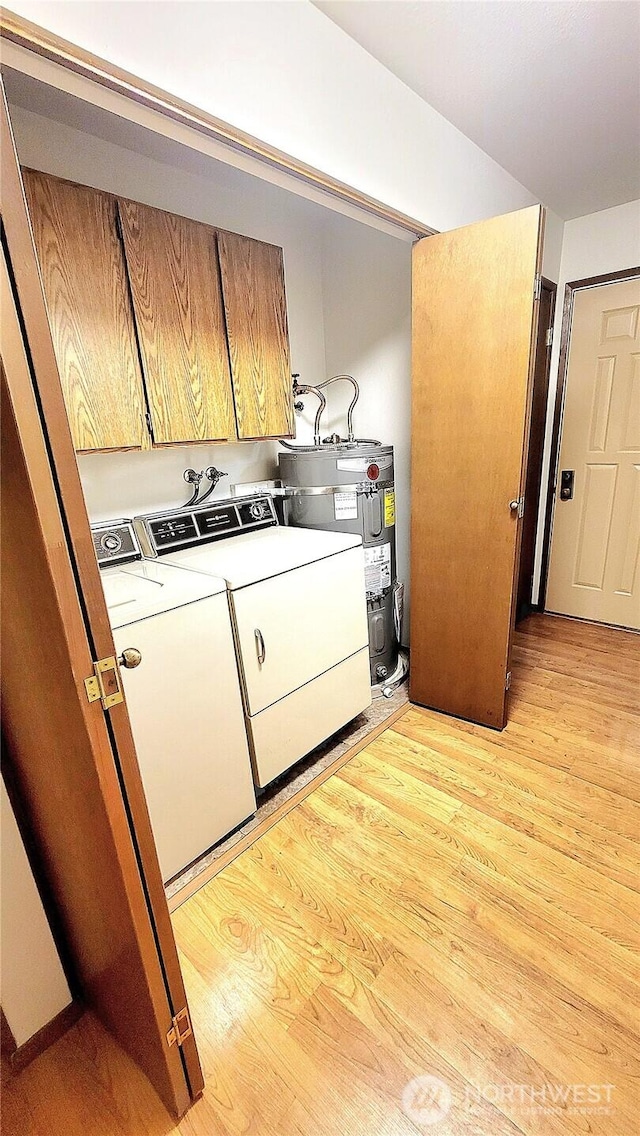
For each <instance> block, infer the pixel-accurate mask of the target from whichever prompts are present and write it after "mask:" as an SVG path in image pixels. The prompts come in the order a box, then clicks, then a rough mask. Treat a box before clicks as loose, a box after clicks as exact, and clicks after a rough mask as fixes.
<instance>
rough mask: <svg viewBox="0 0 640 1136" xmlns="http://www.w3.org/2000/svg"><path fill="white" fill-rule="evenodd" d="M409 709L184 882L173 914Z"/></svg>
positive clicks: (174, 897) (362, 740) (175, 898)
mask: <svg viewBox="0 0 640 1136" xmlns="http://www.w3.org/2000/svg"><path fill="white" fill-rule="evenodd" d="M410 709H411V705H410V703H405V704H404V705H402V706H399V707H398V709H397V710H394V711H393V712H392V713H391V714H390V715H389V717H388V718H385V719H384V721H383V722H379V723H378V725H377V726H374V727H373V728H372V729H371V730H369V732H368V733H367V734H365V736H364V737H363V738H360V740H359V741H357V742H355V743H354V744H353V745H352V746H350V748H349V749H348V750H347V751H346V753H343V754H341V755H340V757H337V758H336V759H335V761H332V763H331V765H328V766H327V768H326V769H323V770H322V772H321V773H319V774H318V776H317V777H314V778H313V780H312V781H310V782H309V784H308V785H303V786H302V788H300V789H298V790H297V792H296V793H294V794H293V796H291V797H290V798H289V800H287V801H283V802H282V804H281V805H278V807H277V808H276V809H274V811H273V812H272V813H271V815H270V816H268V817H265V818H264V820H262V821H260V822H259V823H258V824H257V825H256V827H255V828H254V829H252V830H251V832H247V833H245V835H244V836H242V837H240V839H239V840H238V841H237V843H236V844H234V845H233V846H232V847H231V848H228V849H227V851H226V852H223V853H222V854H221V855H220V856H219V857H218V859H217V860H214V861H213V863H212V864H210V865H209V867H208V868H205V870H204V871H203V872H201V873H200V874H199V875H198V876H196V877H195V879H193V880H190V881H189V883H187V884H185V885H184V887H181V888H180V890H179V891H177V892H175V894H174V895H172V896H171V898H170V899H169V900H168V903H169V911H170V912H171V913H172V914H173V912H174V911H177V910H178V908H179V907H181V906H182V904H183V903H185V902H186V901H187V900H188V899H191V897H192V896H193V895H195V894H196V892H198V891H200V889H201V888H203V887H205V885H206V884H208V883H210V881H211V880H213V879H215V877H216V876H217V875H218V873H219V872H221V871H222V870H223V869H224V868H228V866H229V864H231V863H233V861H234V860H236V859H237V857H238V856H241V855H242V853H243V852H246V850H247V848H251V846H252V845H253V844H255V843H256V841H257V840H259V839H260V837H261V836H264V835H265V833H267V832H269V830H270V829H271V828H273V827H274V826H275V825H276V824H277V823H278V821H280V820H282V819H283V817H285V816H286V815H287V813H290V812H291V811H292V809H295V807H296V806H297V805H299V804H301V803H302V801H304V800H305V799H306V798H307V797H308V796H310V794H311V793H313V792H314V790H315V789H319V788H320V786H321V785H324V783H325V781H328V780H329V778H330V777H332V776H333V774H334V773H338V772H339V770H340V769H342V767H343V766H344V765H346V764H347V762H349V761H351V758H352V757H355V756H356V754H357V753H360V751H361V750H363V749H365V748H366V747H367V746H368V745H369V744H370V743H371V742H372V741H374V740H375V738H377V737H379V736H380V734H382V733H384V731H385V730H388V729H390V727H391V726H393V724H394V722H397V721H398V720H399V719H400V718H402V717H403V715H405V714H406V713H407V711H408V710H410Z"/></svg>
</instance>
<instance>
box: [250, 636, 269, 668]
mask: <svg viewBox="0 0 640 1136" xmlns="http://www.w3.org/2000/svg"><path fill="white" fill-rule="evenodd" d="M253 634H254V635H255V637H256V651H257V654H258V665H259V666H262V664H263V663H264V661H265V659H266V657H267V648H266V647H265V645H264V638H263V635H262V632H261V630H260V628H259V627H256V629H255V631H254V633H253Z"/></svg>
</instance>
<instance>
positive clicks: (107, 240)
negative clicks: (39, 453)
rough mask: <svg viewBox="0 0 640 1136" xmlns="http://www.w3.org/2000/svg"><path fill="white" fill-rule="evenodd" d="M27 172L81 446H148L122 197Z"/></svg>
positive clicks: (73, 427)
mask: <svg viewBox="0 0 640 1136" xmlns="http://www.w3.org/2000/svg"><path fill="white" fill-rule="evenodd" d="M23 176H24V184H25V190H26V195H27V201H28V205H29V212H30V215H31V225H32V228H33V235H34V240H35V245H36V250H37V253H38V259H39V262H40V271H41V275H42V283H43V286H44V293H45V298H46V302H47V309H48V315H49V323H50V326H51V332H52V335H53V342H54V346H55V351H56V356H57V360H58V366H59V369H60V377H61V380H62V386H63V390H64V397H65V403H66V406H67V412H68V415H69V423H70V426H71V434H72V436H73V442H74V445H75V448H76V449H77V450H109V449H139V450H142V449H148V448H149V446H150V445H151V439H150V436H149V431H148V428H147V423H146V419H145V413H146V401H145V394H144V388H143V383H142V374H141V370H140V363H139V358H138V351H137V346H136V338H135V329H134V324H133V315H132V312H131V305H130V301H129V293H128V285H127V276H126V268H125V262H124V253H123V249H122V245H121V243H120V241H119V240H118V236H117V230H116V223H115V213H116V202H115V200H114V199H113V198H112V197H110V196H109V195H108V194H105V193H100V192H98V191H97V190H95V189H89V188H88V187H86V186H81V185H73V184H71V183H70V182H66V181H61V180H60V179H59V178H53V177H49V176H48V175H46V174H41V173H36V172H35V171H32V170H25V171H24V175H23Z"/></svg>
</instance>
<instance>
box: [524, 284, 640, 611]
mask: <svg viewBox="0 0 640 1136" xmlns="http://www.w3.org/2000/svg"><path fill="white" fill-rule="evenodd" d="M636 277H640V265H639V266H637V267H635V268H623V269H620V271H619V272H605V273H603V274H601V275H600V276H588V277H585V278H584V279H583V280H570V281H568V282H567V283H566V284H565V288H564V299H563V305H562V329H561V333H560V355H559V358H558V381H557V383H556V394H555V403H554V408H553V427H552V431H551V449H550V452H549V473H548V475H547V492H546V499H545V519H544V532H543V537H542V557H541V563H540V584H539V587H538V603H537V610H538V611H546V602H547V584H548V582H549V567H550V562H551V541H552V538H553V517H554V513H555V500H556V480H557V476H558V462H559V460H560V446H561V443H562V426H563V417H564V404H565V394H566V385H567V372H568V369H569V350H570V347H571V325H572V320H573V302H574V299H575V294H576V292H579V291H581V290H582V289H584V288H597V287H599V286H601V285H603V284H618V283H622V282H623V281H624V280H633V279H634V278H636ZM540 496H542V493H541V494H540ZM551 614H556V613H551ZM567 618H571V617H570V616H567Z"/></svg>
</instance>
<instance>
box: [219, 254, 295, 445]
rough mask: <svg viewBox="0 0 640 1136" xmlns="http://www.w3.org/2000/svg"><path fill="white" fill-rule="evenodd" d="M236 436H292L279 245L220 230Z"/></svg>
mask: <svg viewBox="0 0 640 1136" xmlns="http://www.w3.org/2000/svg"><path fill="white" fill-rule="evenodd" d="M218 249H219V253H220V269H221V273H222V292H223V296H224V306H225V312H226V318H227V335H228V338H229V354H230V358H231V378H232V381H233V394H234V398H235V406H236V419H237V423H238V437H239V438H274V437H276V438H278V437H291V436H292V435H293V434H294V433H295V430H294V418H293V398H292V392H291V362H290V358H289V333H288V326H287V304H286V297H285V286H284V261H283V254H282V249H281V248H278V247H277V245H268V244H265V243H264V242H263V241H256V240H252V239H251V238H249V237H241V236H238V234H236V233H227V232H220V233H218Z"/></svg>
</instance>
